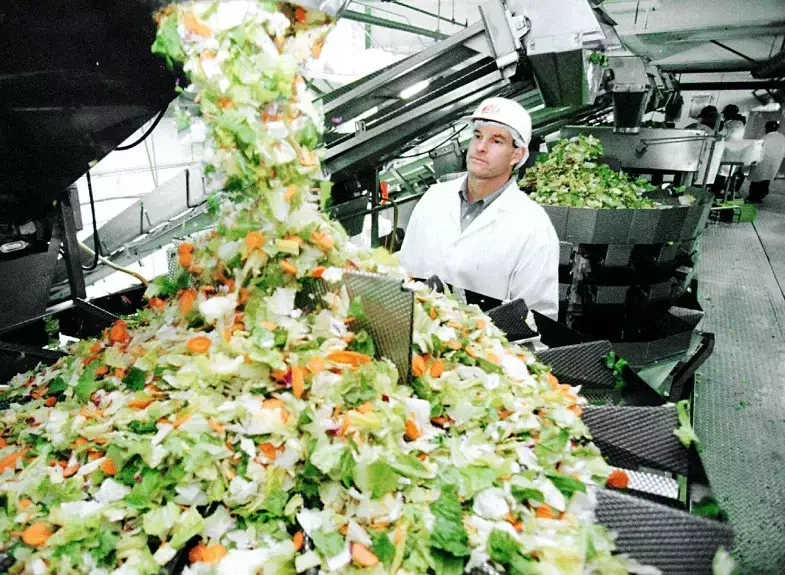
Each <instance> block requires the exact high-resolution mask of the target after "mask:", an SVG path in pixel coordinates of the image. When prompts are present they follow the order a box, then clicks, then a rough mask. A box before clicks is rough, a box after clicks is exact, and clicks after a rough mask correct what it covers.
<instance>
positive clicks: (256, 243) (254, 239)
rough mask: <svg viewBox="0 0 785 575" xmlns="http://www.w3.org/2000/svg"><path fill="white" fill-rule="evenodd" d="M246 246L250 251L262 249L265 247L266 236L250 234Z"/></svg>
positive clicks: (257, 233) (256, 233) (246, 239)
mask: <svg viewBox="0 0 785 575" xmlns="http://www.w3.org/2000/svg"><path fill="white" fill-rule="evenodd" d="M245 245H246V246H248V249H250V250H255V249H258V248H261V247H262V246H263V245H264V235H263V234H262V233H261V232H257V231H252V232H248V235H246V236H245Z"/></svg>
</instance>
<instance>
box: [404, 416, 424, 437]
mask: <svg viewBox="0 0 785 575" xmlns="http://www.w3.org/2000/svg"><path fill="white" fill-rule="evenodd" d="M405 435H406V439H410V440H412V441H414V440H415V439H418V438H419V437H420V436H421V435H422V431H420V428H419V427H417V424H416V423H415V422H414V419H411V418H409V419H407V420H406V433H405Z"/></svg>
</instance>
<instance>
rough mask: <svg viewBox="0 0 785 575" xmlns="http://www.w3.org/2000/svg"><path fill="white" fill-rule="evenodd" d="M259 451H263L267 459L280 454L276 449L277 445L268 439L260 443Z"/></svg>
mask: <svg viewBox="0 0 785 575" xmlns="http://www.w3.org/2000/svg"><path fill="white" fill-rule="evenodd" d="M259 451H261V452H262V454H264V456H265V457H266V458H267V459H275V458H276V457H277V456H278V451H277V450H276V449H275V446H274V445H273V444H272V443H270V442H268V441H266V442H264V443H260V444H259Z"/></svg>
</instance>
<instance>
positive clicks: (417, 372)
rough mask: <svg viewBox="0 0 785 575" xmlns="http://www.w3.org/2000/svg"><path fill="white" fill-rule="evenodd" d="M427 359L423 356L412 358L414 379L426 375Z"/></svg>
mask: <svg viewBox="0 0 785 575" xmlns="http://www.w3.org/2000/svg"><path fill="white" fill-rule="evenodd" d="M425 369H426V366H425V359H424V358H423V357H422V356H421V355H416V354H415V356H414V357H413V358H412V375H413V376H414V377H422V376H423V375H425Z"/></svg>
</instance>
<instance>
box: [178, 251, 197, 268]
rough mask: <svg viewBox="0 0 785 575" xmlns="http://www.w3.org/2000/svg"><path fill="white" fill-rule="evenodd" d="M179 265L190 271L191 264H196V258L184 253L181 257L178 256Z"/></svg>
mask: <svg viewBox="0 0 785 575" xmlns="http://www.w3.org/2000/svg"><path fill="white" fill-rule="evenodd" d="M177 263H179V264H180V267H181V268H185V269H188V268H190V267H191V264H193V263H194V256H193V255H192V254H189V253H187V252H186V253H182V254H180V255H179V256H177Z"/></svg>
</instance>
